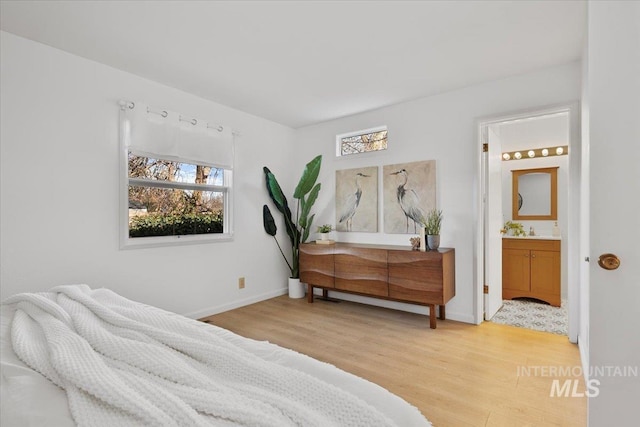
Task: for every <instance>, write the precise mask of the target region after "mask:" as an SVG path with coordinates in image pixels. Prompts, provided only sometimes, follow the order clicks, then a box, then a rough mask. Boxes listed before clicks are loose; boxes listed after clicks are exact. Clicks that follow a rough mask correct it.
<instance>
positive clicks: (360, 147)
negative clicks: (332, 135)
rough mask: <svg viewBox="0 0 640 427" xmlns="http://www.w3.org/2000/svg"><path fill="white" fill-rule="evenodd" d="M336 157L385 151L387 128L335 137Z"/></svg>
mask: <svg viewBox="0 0 640 427" xmlns="http://www.w3.org/2000/svg"><path fill="white" fill-rule="evenodd" d="M336 143H337V155H338V156H347V155H350V154H359V153H368V152H371V151H380V150H386V149H387V127H386V126H381V127H377V128H372V129H365V130H361V131H357V132H350V133H344V134H342V135H338V136H337V137H336Z"/></svg>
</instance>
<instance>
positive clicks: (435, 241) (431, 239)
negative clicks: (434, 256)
mask: <svg viewBox="0 0 640 427" xmlns="http://www.w3.org/2000/svg"><path fill="white" fill-rule="evenodd" d="M427 246H429V249H430V250H432V251H435V250H436V249H438V248H439V247H440V235H439V234H429V235H428V236H427Z"/></svg>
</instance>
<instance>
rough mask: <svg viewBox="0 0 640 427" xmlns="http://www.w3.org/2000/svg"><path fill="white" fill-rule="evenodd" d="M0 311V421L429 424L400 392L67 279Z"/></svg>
mask: <svg viewBox="0 0 640 427" xmlns="http://www.w3.org/2000/svg"><path fill="white" fill-rule="evenodd" d="M1 314H2V325H1V326H2V329H1V332H2V337H1V339H2V354H1V358H0V359H1V368H2V376H1V380H2V384H1V386H2V389H1V396H2V398H1V407H0V417H1V418H0V424H1V425H2V426H35V425H49V426H73V425H95V426H113V425H127V426H128V425H184V426H192V425H194V426H195V425H222V426H231V425H250V426H287V425H301V426H314V425H317V426H331V425H334V426H348V425H353V426H402V427H404V426H416V427H417V426H429V425H431V424H430V423H429V422H428V421H427V420H426V419H425V418H424V416H423V415H422V414H421V413H420V411H419V410H418V409H417V408H415V407H413V406H411V405H409V404H408V403H407V402H405V401H404V400H402V399H401V398H399V397H398V396H396V395H393V394H392V393H390V392H388V391H387V390H385V389H384V388H382V387H379V386H377V385H375V384H373V383H371V382H368V381H366V380H364V379H362V378H359V377H357V376H354V375H351V374H349V373H347V372H344V371H342V370H340V369H338V368H336V367H334V366H332V365H329V364H326V363H323V362H320V361H317V360H315V359H312V358H310V357H308V356H305V355H303V354H300V353H296V352H294V351H292V350H288V349H284V348H281V347H278V346H276V345H274V344H271V343H269V342H265V341H255V340H251V339H247V338H244V337H241V336H239V335H236V334H234V333H232V332H230V331H228V330H225V329H222V328H218V327H216V326H213V325H209V324H205V323H202V322H198V321H195V320H192V319H188V318H185V317H183V316H180V315H177V314H175V313H170V312H167V311H164V310H161V309H159V308H156V307H152V306H148V305H145V304H141V303H138V302H134V301H131V300H128V299H126V298H124V297H122V296H120V295H118V294H116V293H115V292H112V291H110V290H108V289H91V288H89V287H88V286H86V285H69V286H59V287H56V288H53V289H51V290H50V291H48V292H41V293H29V294H19V295H14V296H12V297H10V298H8V299H6V300H5V301H4V302H3V304H2V307H1Z"/></svg>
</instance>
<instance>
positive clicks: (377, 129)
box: [336, 125, 389, 158]
mask: <svg viewBox="0 0 640 427" xmlns="http://www.w3.org/2000/svg"><path fill="white" fill-rule="evenodd" d="M382 131H387V148H385V149H383V150H375V151H364V152H362V153H352V154H342V140H343V139H344V138H349V137H352V136H360V135H366V134H368V133H375V132H382ZM388 132H389V129H387V126H386V125H384V126H377V127H373V128H369V129H362V130H358V131H354V132H347V133H342V134H340V135H336V157H343V158H348V157H351V156H358V155H360V156H361V155H370V154H373V153H379V152H384V151H387V150H388V148H389V133H388Z"/></svg>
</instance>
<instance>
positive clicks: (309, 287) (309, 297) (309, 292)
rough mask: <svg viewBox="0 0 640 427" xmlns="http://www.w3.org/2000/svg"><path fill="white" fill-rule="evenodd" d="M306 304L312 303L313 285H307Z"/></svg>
mask: <svg viewBox="0 0 640 427" xmlns="http://www.w3.org/2000/svg"><path fill="white" fill-rule="evenodd" d="M307 302H308V303H312V302H313V285H312V284H311V283H307Z"/></svg>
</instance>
